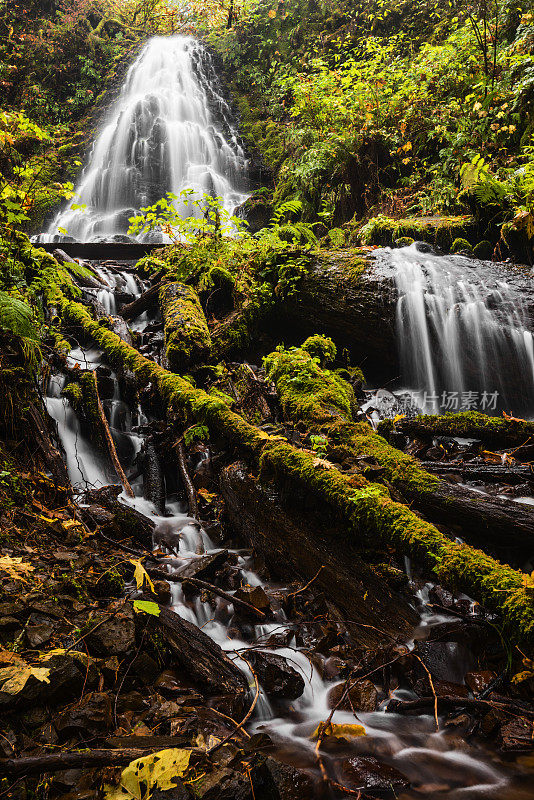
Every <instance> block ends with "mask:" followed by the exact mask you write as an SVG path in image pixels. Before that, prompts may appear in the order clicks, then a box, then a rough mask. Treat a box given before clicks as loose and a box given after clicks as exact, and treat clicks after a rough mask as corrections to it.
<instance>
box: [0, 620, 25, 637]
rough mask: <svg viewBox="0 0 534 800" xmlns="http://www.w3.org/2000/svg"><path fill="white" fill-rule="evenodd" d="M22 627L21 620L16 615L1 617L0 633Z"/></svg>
mask: <svg viewBox="0 0 534 800" xmlns="http://www.w3.org/2000/svg"><path fill="white" fill-rule="evenodd" d="M18 629H20V622H19V620H18V619H17V618H16V617H0V633H9V632H10V631H16V630H18Z"/></svg>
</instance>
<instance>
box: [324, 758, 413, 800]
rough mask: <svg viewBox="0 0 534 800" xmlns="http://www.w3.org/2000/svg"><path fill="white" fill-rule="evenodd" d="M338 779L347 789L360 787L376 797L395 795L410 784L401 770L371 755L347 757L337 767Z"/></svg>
mask: <svg viewBox="0 0 534 800" xmlns="http://www.w3.org/2000/svg"><path fill="white" fill-rule="evenodd" d="M338 775H339V781H340V782H341V783H342V784H343V785H344V786H347V788H349V789H362V790H363V791H364V792H366V793H367V794H371V795H374V796H378V797H383V796H390V795H394V796H396V795H397V794H398V793H399V792H403V791H404V790H405V789H407V788H408V786H409V785H410V781H409V780H408V778H406V776H405V775H403V774H402V772H399V770H398V769H395V767H390V766H389V765H388V764H382V763H380V762H379V761H378V760H377V759H376V758H373V756H353V757H352V758H347V759H345V761H343V763H342V764H341V766H340V767H339V768H338Z"/></svg>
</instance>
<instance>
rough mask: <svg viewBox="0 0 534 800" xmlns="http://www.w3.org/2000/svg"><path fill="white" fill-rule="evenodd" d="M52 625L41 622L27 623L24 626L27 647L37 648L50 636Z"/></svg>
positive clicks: (52, 630) (52, 631)
mask: <svg viewBox="0 0 534 800" xmlns="http://www.w3.org/2000/svg"><path fill="white" fill-rule="evenodd" d="M53 633H54V625H51V624H50V623H48V624H47V623H43V624H41V625H28V627H27V628H26V633H25V635H26V641H27V643H28V646H29V647H32V648H34V649H37V648H39V647H41V646H42V645H43V644H46V643H47V642H49V641H50V639H51V638H52V635H53Z"/></svg>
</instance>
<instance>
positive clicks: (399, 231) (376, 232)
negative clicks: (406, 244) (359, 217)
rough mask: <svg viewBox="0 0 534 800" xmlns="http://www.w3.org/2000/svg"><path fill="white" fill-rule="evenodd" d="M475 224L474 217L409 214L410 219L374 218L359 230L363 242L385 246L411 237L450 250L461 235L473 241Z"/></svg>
mask: <svg viewBox="0 0 534 800" xmlns="http://www.w3.org/2000/svg"><path fill="white" fill-rule="evenodd" d="M475 236H476V225H475V221H474V219H473V217H469V216H463V217H410V218H407V219H391V218H390V217H384V216H377V217H372V218H371V219H370V220H369V222H367V223H366V224H365V225H364V226H363V227H362V228H360V231H359V237H360V240H361V242H362V244H364V245H382V246H383V247H392V246H393V244H394V243H396V242H398V241H399V240H402V239H405V238H410V239H412V240H415V241H420V242H427V243H428V244H431V245H434V246H436V247H439V248H440V249H441V250H446V251H449V250H450V249H451V247H452V245H453V242H454V241H455V240H456V239H458V238H462V239H465V240H466V241H467V242H469V241H474V240H475Z"/></svg>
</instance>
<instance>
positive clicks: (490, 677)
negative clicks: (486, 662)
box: [465, 669, 497, 695]
mask: <svg viewBox="0 0 534 800" xmlns="http://www.w3.org/2000/svg"><path fill="white" fill-rule="evenodd" d="M496 677H497V673H496V672H493V671H492V670H490V669H485V670H481V671H480V672H468V673H467V675H466V676H465V683H466V685H467V686H468V687H469V688H470V689H471V691H472V692H473V694H474V695H478V694H480V692H483V691H484V689H487V687H488V686H489V685H490V683H491V682H492V681H494V680H495V678H496Z"/></svg>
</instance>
